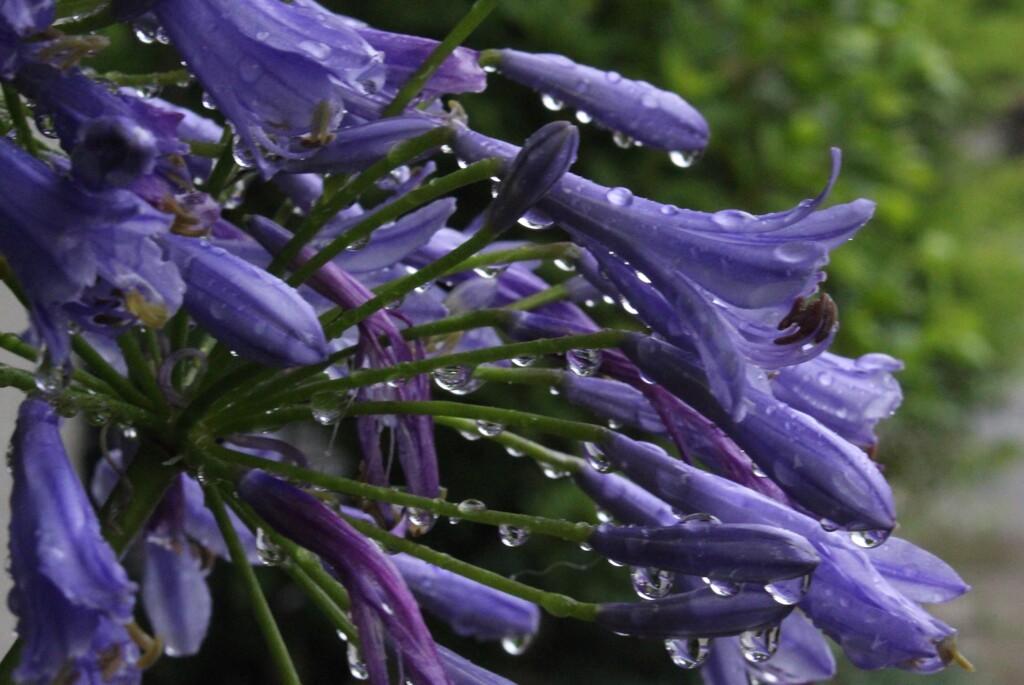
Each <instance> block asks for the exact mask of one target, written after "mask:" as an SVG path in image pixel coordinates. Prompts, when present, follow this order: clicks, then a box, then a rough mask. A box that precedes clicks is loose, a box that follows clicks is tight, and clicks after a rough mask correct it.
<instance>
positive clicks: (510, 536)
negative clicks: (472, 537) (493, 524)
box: [498, 523, 530, 547]
mask: <svg viewBox="0 0 1024 685" xmlns="http://www.w3.org/2000/svg"><path fill="white" fill-rule="evenodd" d="M498 535H499V537H501V544H503V545H505V546H506V547H519V546H520V545H522V544H523V543H525V542H526V541H527V540H529V539H530V531H528V530H526V529H525V528H517V527H516V526H510V525H508V524H507V523H503V524H501V525H500V526H498Z"/></svg>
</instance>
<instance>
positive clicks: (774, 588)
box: [764, 574, 811, 606]
mask: <svg viewBox="0 0 1024 685" xmlns="http://www.w3.org/2000/svg"><path fill="white" fill-rule="evenodd" d="M810 587H811V576H810V575H809V574H808V575H806V576H801V577H800V578H787V579H786V580H776V581H775V582H774V583H768V584H767V585H765V586H764V591H765V592H767V593H768V594H769V595H771V596H772V599H774V600H775V601H776V602H778V603H779V604H782V605H783V606H793V605H794V604H797V603H798V602H800V600H802V599H803V598H804V595H806V594H807V590H809V589H810Z"/></svg>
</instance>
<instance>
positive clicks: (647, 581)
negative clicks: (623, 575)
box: [629, 566, 675, 600]
mask: <svg viewBox="0 0 1024 685" xmlns="http://www.w3.org/2000/svg"><path fill="white" fill-rule="evenodd" d="M629 577H630V580H631V581H632V583H633V590H634V591H635V592H636V594H637V596H638V597H639V598H640V599H651V600H653V599H661V598H662V597H665V596H667V595H668V593H669V592H671V591H672V583H673V582H674V581H675V574H674V573H672V571H665V570H664V569H660V568H648V567H646V566H634V567H633V570H632V572H631V573H630V574H629Z"/></svg>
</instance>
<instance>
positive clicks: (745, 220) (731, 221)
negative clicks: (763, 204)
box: [711, 209, 758, 230]
mask: <svg viewBox="0 0 1024 685" xmlns="http://www.w3.org/2000/svg"><path fill="white" fill-rule="evenodd" d="M757 220H758V219H757V217H756V216H754V215H753V214H750V213H749V212H744V211H743V210H740V209H723V210H722V211H720V212H715V213H714V214H712V215H711V221H712V222H713V223H714V224H715V225H716V226H718V227H719V228H724V229H726V230H732V229H736V228H739V227H741V226H743V225H745V224H749V223H751V222H756V221H757Z"/></svg>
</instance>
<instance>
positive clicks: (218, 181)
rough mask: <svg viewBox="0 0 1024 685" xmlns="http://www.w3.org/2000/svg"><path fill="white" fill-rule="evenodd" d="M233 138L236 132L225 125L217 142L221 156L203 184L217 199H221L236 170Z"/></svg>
mask: <svg viewBox="0 0 1024 685" xmlns="http://www.w3.org/2000/svg"><path fill="white" fill-rule="evenodd" d="M233 138H234V132H233V131H232V130H231V126H227V125H226V126H224V133H223V134H222V135H221V137H220V142H218V143H217V145H218V147H219V150H220V156H219V157H217V163H216V164H214V165H213V171H211V172H210V175H209V176H208V177H207V178H206V183H205V184H203V189H204V190H205V191H206V192H207V193H209V194H210V196H211V197H214V198H216V199H221V198H220V196H221V194H223V192H224V190H225V189H226V188H227V185H228V179H229V178H230V176H231V172H233V171H234V170H235V156H234V155H235V152H234V149H233V147H232V140H233Z"/></svg>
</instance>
